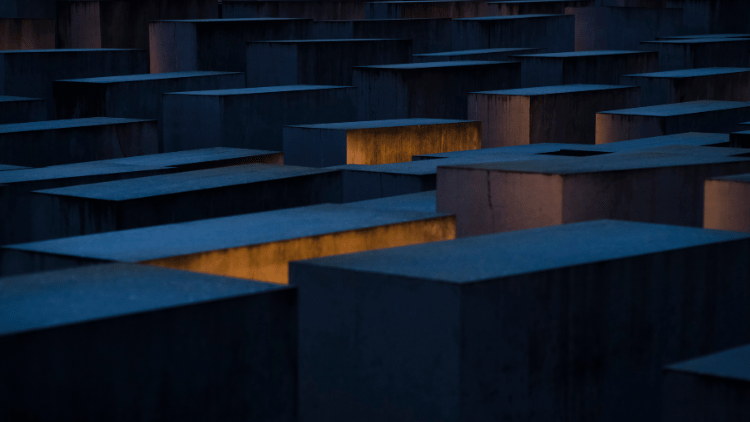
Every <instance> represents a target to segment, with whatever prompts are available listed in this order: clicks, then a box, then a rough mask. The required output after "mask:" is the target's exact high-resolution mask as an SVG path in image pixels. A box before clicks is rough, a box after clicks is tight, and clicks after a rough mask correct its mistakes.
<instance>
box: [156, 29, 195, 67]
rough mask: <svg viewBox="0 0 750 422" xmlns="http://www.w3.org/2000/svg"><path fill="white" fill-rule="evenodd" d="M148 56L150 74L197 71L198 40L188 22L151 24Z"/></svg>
mask: <svg viewBox="0 0 750 422" xmlns="http://www.w3.org/2000/svg"><path fill="white" fill-rule="evenodd" d="M148 30H149V54H150V60H151V62H150V63H151V73H165V72H181V71H189V70H198V40H197V31H196V27H195V25H194V24H192V23H189V22H168V21H164V22H159V21H157V22H151V23H149V25H148Z"/></svg>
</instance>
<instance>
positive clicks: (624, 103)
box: [468, 85, 640, 148]
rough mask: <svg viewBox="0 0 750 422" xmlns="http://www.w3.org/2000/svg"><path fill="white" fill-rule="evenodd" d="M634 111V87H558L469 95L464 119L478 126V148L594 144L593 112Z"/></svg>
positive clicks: (637, 95) (637, 93)
mask: <svg viewBox="0 0 750 422" xmlns="http://www.w3.org/2000/svg"><path fill="white" fill-rule="evenodd" d="M634 106H635V107H638V106H640V88H638V87H632V86H630V87H627V86H619V85H558V86H546V87H538V88H521V89H509V90H499V91H485V92H474V93H471V94H469V115H468V118H469V119H470V120H479V121H481V122H482V148H494V147H503V146H511V145H524V144H536V143H543V142H554V143H573V144H594V140H595V137H594V135H595V133H596V113H597V112H598V111H603V110H614V109H618V108H621V107H634Z"/></svg>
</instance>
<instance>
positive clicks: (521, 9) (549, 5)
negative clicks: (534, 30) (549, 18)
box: [487, 0, 594, 16]
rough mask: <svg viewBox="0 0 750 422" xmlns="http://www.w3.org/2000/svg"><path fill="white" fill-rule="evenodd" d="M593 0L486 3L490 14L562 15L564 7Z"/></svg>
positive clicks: (590, 2)
mask: <svg viewBox="0 0 750 422" xmlns="http://www.w3.org/2000/svg"><path fill="white" fill-rule="evenodd" d="M593 5H594V0H520V1H492V2H489V3H487V7H488V9H489V15H490V16H510V15H564V14H565V8H566V7H589V6H593Z"/></svg>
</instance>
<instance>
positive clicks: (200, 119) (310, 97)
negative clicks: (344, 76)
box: [163, 85, 357, 152]
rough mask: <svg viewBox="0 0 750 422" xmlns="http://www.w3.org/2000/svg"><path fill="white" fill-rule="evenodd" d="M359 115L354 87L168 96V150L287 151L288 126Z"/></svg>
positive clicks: (275, 88) (295, 87)
mask: <svg viewBox="0 0 750 422" xmlns="http://www.w3.org/2000/svg"><path fill="white" fill-rule="evenodd" d="M310 104H315V107H310ZM356 117H357V98H356V88H354V87H345V86H326V85H288V86H272V87H264V88H246V89H234V90H216V91H194V92H180V93H172V94H166V95H165V96H164V128H163V130H164V151H165V152H171V151H181V150H186V149H196V148H208V147H217V146H224V147H239V148H256V149H266V150H272V151H281V150H282V145H283V138H282V129H283V126H284V125H295V124H309V123H333V122H349V121H352V120H356Z"/></svg>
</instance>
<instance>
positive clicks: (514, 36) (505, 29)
mask: <svg viewBox="0 0 750 422" xmlns="http://www.w3.org/2000/svg"><path fill="white" fill-rule="evenodd" d="M574 20H575V18H574V17H573V16H565V15H517V16H492V17H484V18H470V19H456V20H454V21H453V45H452V47H453V48H452V49H453V50H472V49H478V48H500V47H532V48H546V49H547V51H549V52H551V53H557V52H562V51H573V49H574V47H575V32H574V31H575V27H574Z"/></svg>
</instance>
